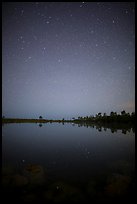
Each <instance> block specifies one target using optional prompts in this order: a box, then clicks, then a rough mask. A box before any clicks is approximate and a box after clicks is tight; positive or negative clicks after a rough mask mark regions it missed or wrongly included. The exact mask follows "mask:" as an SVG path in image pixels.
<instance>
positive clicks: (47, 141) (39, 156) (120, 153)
mask: <svg viewBox="0 0 137 204" xmlns="http://www.w3.org/2000/svg"><path fill="white" fill-rule="evenodd" d="M2 159H3V160H2V164H3V169H5V168H7V166H8V167H9V166H10V167H13V168H14V169H15V171H16V174H17V172H23V171H22V170H23V169H24V168H25V166H27V165H30V164H32V165H33V164H35V165H40V166H41V167H42V168H43V169H44V171H45V172H46V177H47V178H48V179H49V180H51V181H52V182H53V181H54V180H63V181H64V180H65V181H67V180H68V181H72V182H74V183H86V184H87V185H88V183H89V182H90V181H92V180H93V179H94V178H100V177H102V176H104V177H105V178H106V179H107V180H108V177H111V176H112V175H117V176H119V175H120V176H125V178H127V177H128V178H129V177H130V178H131V179H132V177H133V176H134V168H135V167H134V166H135V133H134V132H133V131H132V129H131V130H129V131H127V132H126V134H123V133H122V130H117V132H114V133H112V131H111V130H110V129H105V130H104V129H102V130H97V129H96V127H94V128H93V127H88V128H87V127H84V126H81V127H78V125H76V124H75V125H72V124H70V123H65V124H64V125H62V124H58V123H52V124H49V123H47V124H42V126H41V127H40V126H39V124H7V125H4V126H3V131H2ZM21 174H23V173H21ZM120 178H121V177H120ZM123 178H124V177H123ZM112 180H113V179H112Z"/></svg>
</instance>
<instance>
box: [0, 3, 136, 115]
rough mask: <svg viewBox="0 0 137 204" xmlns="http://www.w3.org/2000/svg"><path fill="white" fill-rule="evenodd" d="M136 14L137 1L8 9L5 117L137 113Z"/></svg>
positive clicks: (5, 13)
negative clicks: (136, 109) (136, 5)
mask: <svg viewBox="0 0 137 204" xmlns="http://www.w3.org/2000/svg"><path fill="white" fill-rule="evenodd" d="M134 15H135V11H134V2H29V3H28V2H12V3H3V8H2V114H3V115H5V116H6V117H20V118H37V117H39V115H42V116H43V117H44V118H49V119H51V118H52V119H56V118H65V119H70V118H72V117H78V116H87V115H88V116H89V115H94V114H96V113H98V112H102V113H104V112H106V113H107V114H109V113H110V112H111V111H117V112H118V113H119V112H121V111H122V110H123V109H124V110H125V111H128V112H132V111H135V16H134Z"/></svg>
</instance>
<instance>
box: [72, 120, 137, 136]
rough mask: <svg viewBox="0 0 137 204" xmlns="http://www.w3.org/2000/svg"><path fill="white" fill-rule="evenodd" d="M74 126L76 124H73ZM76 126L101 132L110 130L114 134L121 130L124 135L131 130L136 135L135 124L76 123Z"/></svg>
mask: <svg viewBox="0 0 137 204" xmlns="http://www.w3.org/2000/svg"><path fill="white" fill-rule="evenodd" d="M73 125H74V124H73ZM76 125H77V126H78V127H82V126H84V127H87V128H88V127H91V128H94V127H95V128H96V129H97V130H98V131H99V132H101V131H102V130H104V131H107V129H110V130H111V132H112V133H116V132H117V130H121V131H122V133H123V134H126V133H127V132H130V131H131V130H132V131H133V133H135V127H134V125H133V124H130V123H129V124H128V123H127V124H121V123H120V124H119V123H101V124H99V123H95V124H94V125H93V124H90V123H88V124H87V123H76Z"/></svg>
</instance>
